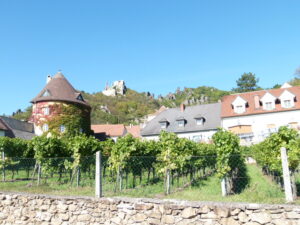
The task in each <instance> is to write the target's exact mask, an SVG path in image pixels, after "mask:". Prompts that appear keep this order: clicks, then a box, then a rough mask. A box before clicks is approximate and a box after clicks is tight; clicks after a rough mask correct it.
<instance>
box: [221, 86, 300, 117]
mask: <svg viewBox="0 0 300 225" xmlns="http://www.w3.org/2000/svg"><path fill="white" fill-rule="evenodd" d="M285 90H288V91H289V92H291V93H292V94H294V95H295V96H296V101H295V106H294V107H292V108H288V109H287V108H282V107H281V104H275V109H273V110H263V108H262V106H260V107H259V108H257V109H256V108H255V104H254V96H259V99H261V98H262V97H263V96H264V95H265V94H266V93H267V92H269V93H270V94H272V95H273V96H274V97H276V98H279V96H280V95H281V94H282V93H283V92H284V91H285ZM238 96H240V97H241V98H243V99H244V100H246V101H247V103H248V107H246V112H244V113H240V114H238V113H235V112H234V110H233V108H232V102H233V101H234V100H235V99H236V98H237V97H238ZM295 109H300V87H290V88H279V89H271V90H261V91H253V92H245V93H240V94H233V95H227V96H224V97H223V98H222V111H221V117H222V118H224V117H233V116H244V115H251V114H262V113H270V112H282V111H291V110H295Z"/></svg>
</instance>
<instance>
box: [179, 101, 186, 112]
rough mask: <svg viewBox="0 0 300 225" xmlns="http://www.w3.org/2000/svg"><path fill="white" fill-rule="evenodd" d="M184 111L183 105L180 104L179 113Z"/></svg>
mask: <svg viewBox="0 0 300 225" xmlns="http://www.w3.org/2000/svg"><path fill="white" fill-rule="evenodd" d="M184 110H185V104H183V103H181V104H180V111H181V112H184Z"/></svg>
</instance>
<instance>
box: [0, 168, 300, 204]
mask: <svg viewBox="0 0 300 225" xmlns="http://www.w3.org/2000/svg"><path fill="white" fill-rule="evenodd" d="M247 169H248V175H249V178H250V179H249V183H248V185H247V186H246V188H245V189H244V190H243V191H242V192H241V193H240V194H235V195H230V196H226V197H222V195H221V185H220V180H219V179H218V178H217V177H216V175H213V176H210V177H208V178H206V179H201V180H198V181H197V182H195V183H193V185H192V186H189V187H187V188H178V187H177V185H176V181H175V182H174V186H173V188H172V189H171V191H172V192H173V193H172V194H171V195H169V196H166V195H165V194H164V184H163V180H162V179H160V180H158V181H157V182H153V183H152V184H146V182H145V181H144V180H143V181H142V183H141V184H139V183H138V184H137V186H136V187H135V188H127V189H124V190H122V192H114V190H115V188H116V186H115V183H114V182H111V183H110V182H107V181H108V180H107V181H105V182H104V186H103V193H104V196H107V197H111V196H127V197H148V198H169V199H183V200H192V201H218V202H252V203H284V193H283V191H282V190H281V189H280V187H278V185H276V184H275V183H274V182H273V181H271V179H269V178H268V177H266V176H264V175H263V174H262V172H261V170H260V168H259V167H257V166H256V165H247ZM19 176H21V174H19ZM181 179H182V180H180V185H179V187H180V186H181V184H183V183H184V181H187V180H186V178H181ZM184 179H185V180H184ZM145 180H146V178H145ZM123 182H124V181H123ZM130 182H131V180H130V179H129V183H130ZM75 183H76V182H74V184H73V186H70V184H69V183H62V184H58V183H57V179H55V181H54V180H51V179H48V183H47V184H45V183H44V182H42V185H40V186H37V185H36V180H35V181H30V180H29V181H28V180H27V181H15V182H0V190H2V191H17V192H29V193H39V194H51V195H75V196H94V182H93V181H92V180H90V179H82V183H81V184H82V186H80V187H75ZM129 187H130V185H129ZM296 203H297V204H300V201H299V200H298V201H297V202H296Z"/></svg>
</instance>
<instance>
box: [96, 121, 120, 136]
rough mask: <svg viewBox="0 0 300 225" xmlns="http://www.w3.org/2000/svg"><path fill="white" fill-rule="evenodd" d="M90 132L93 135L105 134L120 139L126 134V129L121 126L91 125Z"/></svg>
mask: <svg viewBox="0 0 300 225" xmlns="http://www.w3.org/2000/svg"><path fill="white" fill-rule="evenodd" d="M92 130H93V131H94V133H95V134H97V133H105V134H106V135H107V136H111V137H121V136H123V135H124V134H125V133H126V128H125V126H124V125H123V124H100V125H92Z"/></svg>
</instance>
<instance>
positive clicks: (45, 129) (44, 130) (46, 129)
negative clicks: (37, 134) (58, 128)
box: [42, 123, 49, 132]
mask: <svg viewBox="0 0 300 225" xmlns="http://www.w3.org/2000/svg"><path fill="white" fill-rule="evenodd" d="M42 129H43V132H47V131H48V130H49V127H48V124H46V123H45V124H44V125H43V128H42Z"/></svg>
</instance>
